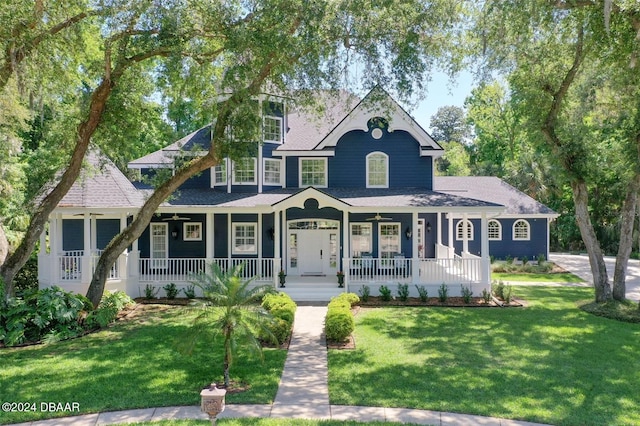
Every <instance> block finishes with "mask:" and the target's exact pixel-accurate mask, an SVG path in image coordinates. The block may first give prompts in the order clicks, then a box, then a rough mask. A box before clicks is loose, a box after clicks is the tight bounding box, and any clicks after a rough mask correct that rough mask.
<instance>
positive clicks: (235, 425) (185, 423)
mask: <svg viewBox="0 0 640 426" xmlns="http://www.w3.org/2000/svg"><path fill="white" fill-rule="evenodd" d="M413 424H414V423H396V422H356V421H351V420H307V419H256V418H246V419H218V420H217V421H216V425H219V426H400V425H404V426H411V425H413ZM127 425H129V426H206V425H209V426H210V425H211V422H210V421H209V420H166V421H161V422H146V423H127Z"/></svg>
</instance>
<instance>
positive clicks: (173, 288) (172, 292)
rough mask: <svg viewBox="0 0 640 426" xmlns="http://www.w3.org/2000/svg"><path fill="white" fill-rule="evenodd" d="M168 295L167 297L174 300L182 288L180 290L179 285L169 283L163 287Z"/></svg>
mask: <svg viewBox="0 0 640 426" xmlns="http://www.w3.org/2000/svg"><path fill="white" fill-rule="evenodd" d="M162 288H163V289H164V291H165V294H166V295H167V299H169V300H173V299H175V298H176V296H177V295H178V293H179V292H180V290H178V286H177V285H176V284H175V283H169V284H167V285H165V286H164V287H162Z"/></svg>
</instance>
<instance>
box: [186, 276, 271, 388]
mask: <svg viewBox="0 0 640 426" xmlns="http://www.w3.org/2000/svg"><path fill="white" fill-rule="evenodd" d="M243 266H244V265H243V264H239V265H237V266H236V267H234V268H233V269H230V270H227V271H222V270H221V269H220V267H219V266H218V265H217V264H215V263H212V264H211V265H210V266H209V271H208V272H206V273H202V274H200V275H197V276H196V277H195V278H194V279H193V280H192V284H193V285H195V286H197V287H199V288H200V289H201V290H202V293H203V297H202V299H199V300H197V301H195V302H194V305H193V306H194V308H195V309H196V310H198V313H197V315H196V317H195V319H194V326H193V328H192V330H191V332H190V333H189V334H188V340H189V341H188V345H187V347H186V349H187V351H190V350H192V349H193V346H194V344H195V341H196V340H197V339H198V338H200V337H201V336H203V335H206V334H208V333H209V332H213V333H215V334H220V335H222V338H223V341H224V344H223V348H224V357H223V367H224V386H225V387H226V388H228V387H229V369H230V367H231V365H232V363H233V361H234V357H235V355H236V353H237V350H238V348H239V347H244V348H247V349H248V350H249V351H250V352H251V353H255V354H258V355H259V356H260V358H261V359H262V346H261V344H260V341H259V340H258V337H257V336H269V337H270V338H272V339H275V337H274V336H273V334H272V333H271V332H270V330H269V328H268V327H267V326H268V325H269V324H270V322H272V321H273V317H272V316H271V314H269V313H268V312H267V311H266V310H265V309H264V308H262V307H261V306H260V303H259V302H260V300H262V297H263V296H264V295H265V294H267V293H269V292H271V291H273V289H272V288H271V286H268V285H263V286H258V287H253V288H249V284H250V283H251V281H253V278H251V279H248V280H243V279H242V269H243Z"/></svg>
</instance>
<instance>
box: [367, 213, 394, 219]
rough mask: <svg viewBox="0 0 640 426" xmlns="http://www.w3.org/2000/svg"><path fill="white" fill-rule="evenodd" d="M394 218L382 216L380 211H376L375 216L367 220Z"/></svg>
mask: <svg viewBox="0 0 640 426" xmlns="http://www.w3.org/2000/svg"><path fill="white" fill-rule="evenodd" d="M392 219H393V218H391V217H383V216H380V213H376V215H375V216H373V217H368V218H367V220H392Z"/></svg>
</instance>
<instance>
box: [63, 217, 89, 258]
mask: <svg viewBox="0 0 640 426" xmlns="http://www.w3.org/2000/svg"><path fill="white" fill-rule="evenodd" d="M83 222H84V219H62V250H64V251H71V250H83V249H84V224H83Z"/></svg>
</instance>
